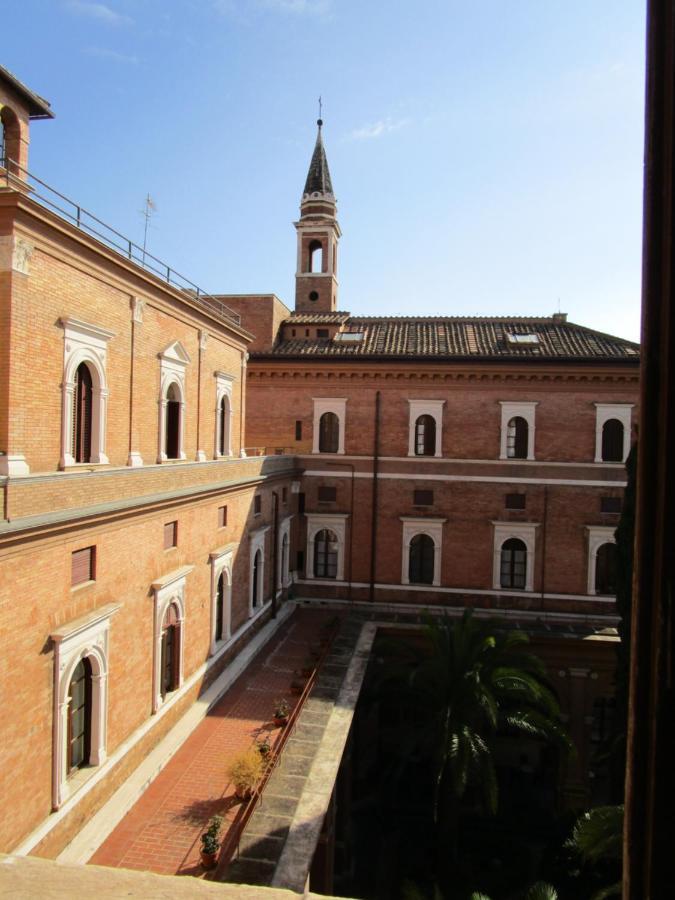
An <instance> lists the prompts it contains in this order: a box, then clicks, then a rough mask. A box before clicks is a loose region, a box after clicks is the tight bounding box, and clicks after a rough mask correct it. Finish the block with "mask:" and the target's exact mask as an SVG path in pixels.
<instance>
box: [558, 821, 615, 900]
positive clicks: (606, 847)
mask: <svg viewBox="0 0 675 900" xmlns="http://www.w3.org/2000/svg"><path fill="white" fill-rule="evenodd" d="M568 846H569V847H570V848H572V849H573V850H576V851H577V853H579V855H580V856H581V858H582V859H583V860H584V862H586V863H590V864H597V863H606V864H609V866H610V867H614V868H616V869H618V870H619V871H620V870H621V859H622V855H623V806H622V805H620V806H596V807H595V809H591V810H589V811H588V812H586V813H584V814H583V815H582V816H580V818H579V819H577V822H576V824H575V826H574V828H573V829H572V837H571V838H570V839H569V841H568ZM620 894H621V882H620V881H618V882H616V883H614V884H611V885H609V886H608V887H605V888H603V889H602V890H600V891H597V892H596V893H595V894H593V897H592V898H591V900H605V898H606V897H614V896H617V895H620Z"/></svg>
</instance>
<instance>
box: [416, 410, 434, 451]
mask: <svg viewBox="0 0 675 900" xmlns="http://www.w3.org/2000/svg"><path fill="white" fill-rule="evenodd" d="M435 453H436V420H435V419H434V417H433V416H428V415H425V416H420V417H419V418H418V419H417V420H416V422H415V456H434V455H435Z"/></svg>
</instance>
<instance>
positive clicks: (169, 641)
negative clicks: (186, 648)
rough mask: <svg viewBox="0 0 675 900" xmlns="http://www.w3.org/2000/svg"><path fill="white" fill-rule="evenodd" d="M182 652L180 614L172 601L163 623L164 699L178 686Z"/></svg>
mask: <svg viewBox="0 0 675 900" xmlns="http://www.w3.org/2000/svg"><path fill="white" fill-rule="evenodd" d="M179 652H180V615H179V613H178V610H177V609H176V607H175V605H174V604H173V603H172V604H171V606H169V608H168V609H167V611H166V615H165V616H164V622H163V624H162V661H161V669H160V672H161V675H160V678H161V680H160V693H161V695H162V699H164V697H166V695H167V694H170V693H171V691H175V690H176V688H177V687H178V681H179V678H178V672H179V659H178V654H179Z"/></svg>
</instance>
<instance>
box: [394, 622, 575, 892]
mask: <svg viewBox="0 0 675 900" xmlns="http://www.w3.org/2000/svg"><path fill="white" fill-rule="evenodd" d="M426 637H427V641H426V643H425V644H424V646H421V647H415V646H414V645H411V644H405V643H403V642H399V641H397V642H395V643H394V642H390V644H389V648H390V652H393V653H394V654H395V658H394V662H393V665H392V666H391V667H389V668H388V669H387V670H386V672H385V675H384V677H383V679H382V682H381V691H382V692H384V696H387V695H389V696H390V697H391V698H398V702H400V698H401V692H402V691H403V692H404V696H405V697H406V698H407V702H408V703H410V704H411V706H412V708H413V709H414V710H415V711H416V714H417V715H418V716H421V718H422V720H423V721H424V722H425V723H426V725H425V726H424V727H416V728H411V729H408V731H407V733H405V734H403V735H402V736H401V741H400V745H399V752H400V757H401V766H400V769H402V768H403V766H404V765H405V764H406V763H407V762H408V761H409V760H410V759H419V760H424V759H426V760H429V759H430V760H431V761H432V766H433V776H434V791H433V815H434V821H435V823H436V834H437V849H436V857H437V874H438V880H439V882H440V883H441V884H443V883H445V880H446V879H445V877H444V876H445V875H446V874H447V865H448V861H449V860H448V851H450V856H451V857H452V858H453V859H455V858H456V853H457V822H458V816H459V801H460V799H461V797H462V796H463V795H464V793H465V791H466V788H467V786H468V785H469V784H476V785H479V786H480V788H481V789H482V796H483V800H484V804H485V806H486V808H487V810H488V811H489V812H491V813H495V812H496V810H497V776H496V771H495V765H494V759H493V755H492V743H493V740H494V738H495V736H496V734H497V732H498V731H499V730H502V731H504V730H505V731H511V732H513V731H515V732H519V733H521V734H526V735H528V736H531V737H535V738H539V739H542V740H545V741H549V742H554V743H555V744H557V745H558V746H559V747H561V748H563V749H564V750H566V751H569V750H571V744H570V740H569V738H568V736H567V734H566V732H565V730H564V729H563V727H562V726H561V724H560V722H559V707H558V703H557V700H556V699H555V697H554V695H553V692H552V691H551V689H550V687H549V686H548V684H547V682H546V674H545V669H544V665H543V663H542V662H541V660H540V659H539V658H538V657H537V656H535V655H534V654H532V653H530V652H529V651H528V650H527V644H528V641H529V639H528V636H527V635H526V634H525V633H524V632H522V631H519V630H516V629H512V630H509V631H501V630H499V629H498V628H497V627H496V626H495V623H494V622H490V621H488V620H485V619H482V620H481V619H476V618H474V617H473V615H472V611H471V610H468V609H467V610H465V612H464V614H463V615H462V617H461V619H455V620H453V619H450V618H449V617H447V616H446V617H444V618H442V619H440V620H438V619H432V618H431V617H429V618H428V620H427V625H426Z"/></svg>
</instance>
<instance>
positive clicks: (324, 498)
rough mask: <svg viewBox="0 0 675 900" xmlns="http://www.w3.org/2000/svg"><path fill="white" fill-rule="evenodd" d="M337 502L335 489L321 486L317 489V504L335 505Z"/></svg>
mask: <svg viewBox="0 0 675 900" xmlns="http://www.w3.org/2000/svg"><path fill="white" fill-rule="evenodd" d="M336 500H337V488H335V487H326V486H321V487H320V488H319V503H335V501H336Z"/></svg>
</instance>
